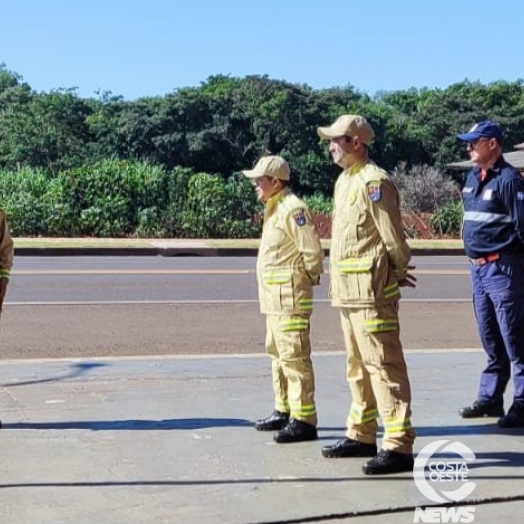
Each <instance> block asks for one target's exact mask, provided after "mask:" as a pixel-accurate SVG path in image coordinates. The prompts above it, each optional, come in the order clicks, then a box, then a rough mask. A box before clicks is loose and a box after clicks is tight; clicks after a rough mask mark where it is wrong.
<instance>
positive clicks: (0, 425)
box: [0, 420, 2, 428]
mask: <svg viewBox="0 0 524 524" xmlns="http://www.w3.org/2000/svg"><path fill="white" fill-rule="evenodd" d="M1 427H2V421H1V420H0V428H1Z"/></svg>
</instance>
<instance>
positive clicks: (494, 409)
mask: <svg viewBox="0 0 524 524" xmlns="http://www.w3.org/2000/svg"><path fill="white" fill-rule="evenodd" d="M459 415H460V416H461V417H462V418H479V417H503V416H504V408H503V407H502V403H501V402H494V401H485V402H480V401H479V400H475V402H473V404H472V405H471V406H468V407H466V408H461V409H459Z"/></svg>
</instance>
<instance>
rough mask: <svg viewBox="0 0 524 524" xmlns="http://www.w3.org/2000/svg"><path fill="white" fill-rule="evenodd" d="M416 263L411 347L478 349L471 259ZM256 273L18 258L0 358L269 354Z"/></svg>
mask: <svg viewBox="0 0 524 524" xmlns="http://www.w3.org/2000/svg"><path fill="white" fill-rule="evenodd" d="M414 263H415V265H416V267H417V269H416V275H417V278H418V286H417V289H415V290H411V289H405V290H404V292H403V297H404V298H403V300H402V303H401V322H402V339H403V341H404V345H405V348H406V349H408V350H424V349H449V348H452V349H455V348H478V347H479V342H478V338H477V333H476V327H475V322H474V317H473V313H472V308H471V299H470V282H469V270H468V265H467V260H466V259H465V258H464V257H417V258H415V259H414ZM326 267H327V264H326ZM254 268H255V259H254V258H250V257H220V258H214V257H201V258H194V257H171V258H169V257H19V258H18V259H17V260H16V265H15V269H14V272H13V277H12V281H11V284H10V287H9V290H8V295H7V297H6V303H5V304H4V312H3V314H2V341H1V344H0V358H4V359H17V358H42V359H46V358H57V357H87V356H88V357H104V356H131V355H165V354H217V353H257V352H263V351H264V348H263V341H264V318H263V317H262V316H261V315H260V313H259V310H258V303H257V295H256V284H255V275H254ZM328 285H329V278H328V276H327V275H324V277H323V279H322V285H321V286H320V287H319V288H317V292H316V305H315V312H314V315H313V322H312V341H313V345H314V350H315V351H338V350H342V349H343V345H342V336H341V333H340V326H339V319H338V312H337V310H336V309H334V308H332V307H331V306H330V305H329V302H328V300H327V289H328Z"/></svg>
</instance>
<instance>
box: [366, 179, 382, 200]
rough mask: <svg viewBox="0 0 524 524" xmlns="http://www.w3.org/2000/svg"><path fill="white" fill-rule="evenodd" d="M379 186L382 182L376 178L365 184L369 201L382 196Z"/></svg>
mask: <svg viewBox="0 0 524 524" xmlns="http://www.w3.org/2000/svg"><path fill="white" fill-rule="evenodd" d="M381 186H382V183H381V182H379V181H376V180H375V181H373V182H368V183H367V184H366V189H367V192H368V198H369V199H370V200H371V202H378V201H379V200H380V199H381V198H382V189H381Z"/></svg>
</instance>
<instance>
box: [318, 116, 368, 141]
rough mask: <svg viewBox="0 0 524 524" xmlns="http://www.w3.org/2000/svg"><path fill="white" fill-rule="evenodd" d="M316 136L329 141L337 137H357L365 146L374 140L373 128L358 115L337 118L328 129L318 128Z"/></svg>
mask: <svg viewBox="0 0 524 524" xmlns="http://www.w3.org/2000/svg"><path fill="white" fill-rule="evenodd" d="M318 134H319V136H320V138H323V139H324V140H331V139H332V138H336V137H339V136H349V137H354V136H358V137H359V138H360V140H362V142H364V144H366V145H369V144H371V142H373V139H374V138H375V132H374V131H373V128H372V127H371V126H370V125H369V123H368V121H367V120H366V119H365V118H364V117H363V116H360V115H342V116H339V117H338V118H337V119H336V120H335V121H334V122H333V123H332V124H331V125H330V126H329V127H319V128H318Z"/></svg>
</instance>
